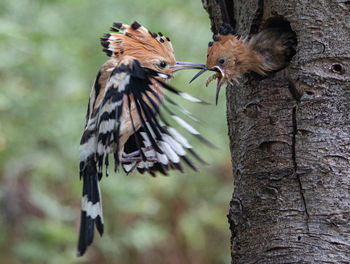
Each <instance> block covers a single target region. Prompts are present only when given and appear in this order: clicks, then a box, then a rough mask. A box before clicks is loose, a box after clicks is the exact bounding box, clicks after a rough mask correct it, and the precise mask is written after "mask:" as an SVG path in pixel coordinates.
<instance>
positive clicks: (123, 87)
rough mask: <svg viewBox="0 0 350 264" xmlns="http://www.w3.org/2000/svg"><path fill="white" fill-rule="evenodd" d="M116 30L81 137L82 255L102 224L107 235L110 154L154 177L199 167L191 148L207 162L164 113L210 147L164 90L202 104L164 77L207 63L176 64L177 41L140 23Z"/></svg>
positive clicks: (107, 39)
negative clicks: (103, 184) (103, 188)
mask: <svg viewBox="0 0 350 264" xmlns="http://www.w3.org/2000/svg"><path fill="white" fill-rule="evenodd" d="M111 31H112V33H110V34H105V35H104V37H103V38H101V45H102V46H103V47H104V49H103V51H104V52H105V53H106V54H107V55H108V56H109V57H111V58H110V59H109V60H108V61H107V62H106V63H105V64H104V65H103V66H102V68H101V69H100V71H99V72H98V74H97V77H96V80H95V83H94V85H93V87H92V91H91V94H90V99H89V103H88V109H87V114H86V124H85V129H84V133H83V135H82V138H81V142H80V178H82V179H83V197H82V211H81V224H80V234H79V242H78V252H77V255H78V256H81V255H83V254H84V252H85V251H86V249H87V247H88V246H89V245H90V244H91V243H92V241H93V237H94V227H95V225H96V229H97V231H98V232H99V233H100V235H102V234H103V216H102V201H101V193H100V187H99V180H101V177H102V170H103V167H105V171H106V175H107V176H108V164H109V159H108V155H109V154H113V156H114V162H115V171H116V170H117V168H118V166H119V165H121V166H122V168H123V169H124V171H125V172H126V173H130V172H132V171H133V170H135V169H137V170H138V171H140V172H141V173H143V172H148V173H150V174H151V175H154V174H155V172H157V171H159V172H161V173H163V174H166V173H167V171H168V170H170V169H178V170H180V171H181V172H182V171H183V167H182V163H181V161H183V162H185V163H186V164H188V165H189V166H190V167H191V168H192V169H194V170H196V167H195V165H194V164H193V163H192V161H191V160H190V158H189V157H188V156H187V153H191V155H192V156H193V157H194V158H196V159H197V160H198V161H200V162H203V160H201V158H200V157H199V156H198V155H197V154H196V152H194V150H193V149H192V146H191V144H190V143H189V141H188V140H187V139H186V138H185V137H184V136H183V135H181V134H180V133H179V132H178V131H177V130H176V129H175V128H173V127H172V126H171V125H170V124H169V123H168V121H167V119H166V118H165V116H164V113H163V111H165V112H167V113H168V115H170V117H171V118H172V119H173V121H175V122H176V123H177V124H179V125H180V126H182V127H183V128H184V130H187V132H189V133H190V134H192V135H194V136H196V137H197V138H198V139H199V140H201V141H203V142H204V143H206V144H207V145H209V146H211V144H210V143H209V142H208V141H207V140H205V139H204V138H203V137H202V136H201V135H200V134H199V132H198V131H197V130H195V129H194V128H193V127H192V126H191V125H190V124H189V123H188V122H186V121H185V120H183V119H182V118H180V117H179V116H176V115H175V114H174V113H173V111H172V110H171V108H170V107H168V106H166V105H165V104H164V102H167V103H169V104H170V105H171V106H172V107H173V108H177V109H178V110H180V111H181V112H182V113H183V114H185V115H187V116H188V117H190V118H193V117H192V116H191V115H190V113H189V112H187V110H185V109H184V108H182V107H181V106H180V105H178V104H177V103H176V102H174V101H173V100H172V99H170V98H169V97H168V96H167V95H165V94H164V91H165V90H167V91H169V92H172V93H175V94H177V95H179V96H181V97H183V98H184V99H187V100H189V101H192V102H197V103H203V102H202V101H200V100H199V99H197V98H194V97H192V96H191V95H189V94H187V93H183V92H179V91H177V90H176V89H174V88H173V87H171V86H169V85H168V84H166V83H165V82H166V81H167V80H168V79H170V78H171V77H172V76H173V74H174V73H175V72H176V71H178V70H182V69H202V68H203V67H204V65H201V64H194V63H189V62H177V61H176V60H175V56H174V51H173V48H172V45H171V42H170V39H169V38H167V37H164V36H163V35H162V34H161V33H158V34H156V33H152V32H151V31H149V30H147V29H146V28H145V27H143V26H141V25H140V24H139V23H137V22H136V21H135V22H134V23H133V24H132V25H131V26H129V25H125V24H121V23H114V24H113V27H111ZM118 32H119V33H118Z"/></svg>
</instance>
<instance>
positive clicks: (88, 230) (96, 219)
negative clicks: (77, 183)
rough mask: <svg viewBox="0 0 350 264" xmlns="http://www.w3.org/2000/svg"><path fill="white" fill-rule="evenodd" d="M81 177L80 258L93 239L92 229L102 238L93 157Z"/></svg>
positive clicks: (101, 218) (100, 204) (100, 205)
mask: <svg viewBox="0 0 350 264" xmlns="http://www.w3.org/2000/svg"><path fill="white" fill-rule="evenodd" d="M81 175H82V177H83V197H82V203H81V222H80V234H79V242H78V252H77V255H78V256H82V255H83V254H84V253H85V251H86V249H87V247H88V246H89V245H90V244H91V243H92V241H93V239H94V227H95V225H96V229H97V231H98V232H99V233H100V235H101V236H102V234H103V215H102V199H101V192H100V186H99V182H98V176H97V167H96V162H95V160H94V156H93V155H91V156H90V157H89V158H88V159H87V161H86V163H85V166H84V168H83V170H82V171H81Z"/></svg>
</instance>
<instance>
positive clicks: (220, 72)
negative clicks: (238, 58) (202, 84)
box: [213, 66, 225, 105]
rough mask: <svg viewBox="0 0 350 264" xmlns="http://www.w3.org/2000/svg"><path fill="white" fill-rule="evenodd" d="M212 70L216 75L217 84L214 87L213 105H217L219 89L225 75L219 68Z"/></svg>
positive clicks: (215, 67)
mask: <svg viewBox="0 0 350 264" xmlns="http://www.w3.org/2000/svg"><path fill="white" fill-rule="evenodd" d="M214 69H215V71H216V72H217V73H218V84H217V86H216V96H215V103H216V105H218V99H219V94H220V89H221V86H222V85H223V84H224V82H223V79H224V78H225V73H224V71H223V70H222V69H221V68H220V67H219V66H214V67H213V70H214Z"/></svg>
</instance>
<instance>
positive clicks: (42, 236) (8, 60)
mask: <svg viewBox="0 0 350 264" xmlns="http://www.w3.org/2000/svg"><path fill="white" fill-rule="evenodd" d="M134 20H137V21H138V22H139V23H141V24H142V25H144V26H146V27H147V28H148V29H150V30H151V31H153V32H158V31H161V32H162V33H163V34H165V35H166V36H169V37H170V39H171V41H172V44H173V46H174V49H175V54H176V57H177V59H178V60H183V61H193V62H198V63H204V62H205V59H206V49H207V43H208V41H209V39H210V38H211V35H212V34H211V32H210V21H209V18H208V15H207V14H206V12H205V11H204V9H203V7H202V5H201V2H200V1H199V0H197V1H187V0H176V1H170V0H163V1H159V0H158V1H157V0H148V1H143V0H137V1H121V0H103V1H91V0H69V1H68V0H60V1H59V0H51V1H49V0H35V1H32V0H2V1H1V2H0V51H1V52H0V79H1V82H0V184H1V185H0V209H1V214H0V234H1V236H0V256H1V263H7V264H17V263H58V264H59V263H228V260H229V229H228V223H227V219H226V214H227V211H228V201H229V200H230V196H231V193H232V183H231V182H232V178H231V165H230V155H229V147H228V137H227V128H226V111H225V98H224V92H222V95H221V96H220V100H219V105H218V106H217V107H215V105H214V95H215V87H214V84H211V85H210V86H209V87H208V88H206V87H205V85H204V83H205V78H206V77H208V76H209V75H208V74H207V75H205V76H204V77H201V78H199V79H198V80H196V81H195V82H194V83H192V84H188V81H189V80H190V79H191V77H192V76H193V75H194V74H195V73H196V72H195V71H187V72H180V73H178V74H177V75H176V76H175V78H174V79H173V80H172V81H171V84H172V85H173V86H175V87H177V88H178V89H180V90H184V91H186V92H188V93H190V94H192V95H194V96H197V97H199V98H201V99H204V100H206V101H209V102H211V103H212V105H209V106H198V105H193V104H188V103H186V107H187V108H188V109H190V110H191V111H192V112H193V113H194V115H195V116H197V117H198V118H199V119H200V120H201V123H199V124H196V128H198V130H199V131H200V132H201V133H202V134H203V135H204V136H205V137H206V138H208V139H210V140H211V141H212V142H213V143H214V144H215V145H216V146H217V147H218V148H217V149H209V148H207V147H205V146H200V144H199V143H198V142H197V141H195V140H194V142H193V145H194V146H195V147H196V148H198V152H199V153H200V154H201V156H203V158H204V159H205V160H206V161H207V162H208V163H209V165H208V166H205V165H200V164H197V165H198V167H199V172H197V173H195V172H192V171H191V170H190V169H189V168H188V167H187V168H186V171H185V174H181V173H176V172H173V173H171V174H170V177H163V176H158V177H156V178H152V177H149V176H148V175H140V174H138V173H133V174H131V175H129V176H126V175H125V174H124V173H121V172H119V173H114V172H113V173H110V176H109V177H108V178H103V180H102V181H101V189H102V193H103V206H104V214H105V234H104V235H103V237H102V238H100V237H99V236H97V235H96V236H95V240H94V244H93V246H92V247H91V248H89V250H88V252H87V254H86V256H84V257H82V258H77V257H76V256H75V253H76V245H77V237H78V226H79V220H80V219H79V218H80V199H81V188H82V186H81V185H82V184H81V181H79V175H78V150H79V140H80V136H81V134H82V130H83V126H84V122H85V112H86V106H87V102H88V96H89V94H90V89H91V86H92V83H93V81H94V77H95V75H96V73H97V71H98V69H99V67H100V66H101V65H102V64H103V63H104V62H105V61H106V59H107V57H106V56H105V54H104V53H103V52H102V51H101V50H102V48H101V46H100V44H99V37H101V36H102V34H103V33H107V32H108V29H109V27H110V26H111V24H112V22H123V23H127V24H130V23H132V22H133V21H134Z"/></svg>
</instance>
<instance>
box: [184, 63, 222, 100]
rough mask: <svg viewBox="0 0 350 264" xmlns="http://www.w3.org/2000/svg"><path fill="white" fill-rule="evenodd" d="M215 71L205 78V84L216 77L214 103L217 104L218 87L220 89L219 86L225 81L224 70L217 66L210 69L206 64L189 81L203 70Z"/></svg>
mask: <svg viewBox="0 0 350 264" xmlns="http://www.w3.org/2000/svg"><path fill="white" fill-rule="evenodd" d="M208 70H209V71H215V72H216V73H215V74H214V75H212V76H211V77H209V78H208V80H207V86H208V84H209V83H210V82H211V81H212V80H214V79H216V78H217V79H218V84H217V86H216V97H215V102H216V105H217V104H218V99H219V94H220V89H221V86H222V85H223V84H224V83H225V81H223V80H224V79H225V72H224V71H223V70H222V69H221V68H220V67H219V66H214V67H213V68H211V69H208V68H207V67H206V66H205V67H203V68H202V69H201V70H200V71H199V72H198V73H197V74H196V75H195V76H194V77H193V78H192V80H191V81H190V83H191V82H193V81H194V80H195V79H197V78H198V77H199V76H200V75H202V74H203V73H204V72H206V71H208Z"/></svg>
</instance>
